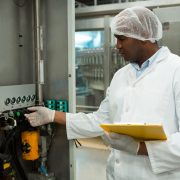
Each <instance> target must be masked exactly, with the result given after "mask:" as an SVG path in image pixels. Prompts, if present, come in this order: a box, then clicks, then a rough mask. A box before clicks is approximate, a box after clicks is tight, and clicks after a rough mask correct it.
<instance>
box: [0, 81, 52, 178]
mask: <svg viewBox="0 0 180 180" xmlns="http://www.w3.org/2000/svg"><path fill="white" fill-rule="evenodd" d="M35 102H36V95H35V85H34V84H26V85H14V86H1V87H0V132H1V133H2V139H3V140H2V142H1V145H0V168H1V171H0V178H2V179H3V178H5V177H9V178H11V179H18V177H20V178H22V179H23V180H26V179H27V180H31V179H42V178H43V179H48V180H53V179H55V177H54V175H53V174H52V173H51V174H49V172H48V171H47V151H48V148H49V146H50V144H49V143H48V144H49V145H47V144H46V145H42V144H41V143H42V142H41V141H40V138H41V137H44V138H46V140H47V137H49V139H50V138H51V136H52V131H50V130H48V129H49V127H48V128H47V127H46V126H44V127H43V128H42V127H41V128H34V127H31V125H30V124H29V122H28V121H27V120H26V118H25V116H24V114H27V113H29V111H28V109H27V108H28V107H31V106H34V105H35ZM46 142H48V141H46ZM23 161H28V162H30V164H31V169H30V170H28V171H27V170H26V168H25V164H27V163H23Z"/></svg>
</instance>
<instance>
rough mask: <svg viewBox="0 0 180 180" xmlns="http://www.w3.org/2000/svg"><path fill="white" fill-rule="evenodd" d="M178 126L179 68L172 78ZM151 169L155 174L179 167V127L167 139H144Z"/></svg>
mask: <svg viewBox="0 0 180 180" xmlns="http://www.w3.org/2000/svg"><path fill="white" fill-rule="evenodd" d="M173 93H174V99H175V107H176V114H177V119H178V122H177V124H178V128H179V127H180V68H177V70H176V72H175V75H174V80H173ZM146 147H147V150H148V154H149V159H150V163H151V167H152V170H153V172H154V173H155V174H159V173H164V172H167V171H171V170H176V169H180V129H179V131H178V132H176V133H173V134H171V135H170V136H169V137H168V140H167V141H146Z"/></svg>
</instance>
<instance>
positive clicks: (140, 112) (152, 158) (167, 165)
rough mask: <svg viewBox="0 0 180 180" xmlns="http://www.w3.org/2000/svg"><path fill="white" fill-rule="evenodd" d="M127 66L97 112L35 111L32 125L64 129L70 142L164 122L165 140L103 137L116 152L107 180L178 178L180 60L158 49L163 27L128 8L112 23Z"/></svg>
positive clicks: (139, 9)
mask: <svg viewBox="0 0 180 180" xmlns="http://www.w3.org/2000/svg"><path fill="white" fill-rule="evenodd" d="M111 30H112V33H113V34H114V35H115V37H116V38H117V45H116V47H117V49H119V51H120V53H121V54H122V56H123V57H124V58H125V60H127V61H130V63H129V64H128V65H126V66H125V67H123V68H122V69H120V70H119V71H117V72H116V74H115V75H114V77H113V79H112V81H111V84H110V86H109V88H108V90H107V95H106V98H105V99H104V100H103V101H102V103H101V105H100V107H99V109H98V111H96V112H93V113H90V114H84V113H77V114H72V113H66V114H65V113H62V112H57V111H53V110H49V109H47V108H45V107H33V108H30V110H32V111H34V110H35V112H33V113H31V114H29V115H28V114H27V115H26V117H27V119H28V120H29V122H30V123H31V125H32V126H38V125H42V124H46V123H50V122H56V123H59V124H66V129H67V137H68V139H75V138H86V137H95V136H99V135H104V132H103V130H102V129H101V128H100V126H99V125H100V124H102V123H121V122H123V123H124V122H125V123H162V124H163V127H164V129H165V132H166V134H167V137H168V139H167V141H146V142H140V143H139V142H137V141H135V140H134V139H133V138H131V137H129V136H124V135H120V134H114V133H111V134H105V135H104V137H105V139H106V140H107V141H108V142H109V144H110V145H111V147H112V151H111V154H110V156H109V158H108V164H107V179H108V180H125V179H129V180H165V179H167V180H170V179H172V180H179V179H180V133H179V124H180V57H178V56H177V55H174V54H172V53H171V52H170V50H169V49H168V48H167V47H161V48H160V47H159V46H158V45H157V41H158V40H159V39H161V37H162V25H161V23H160V21H159V20H158V18H157V16H156V15H155V14H154V13H153V12H151V11H150V10H148V9H146V8H144V7H133V8H127V9H125V10H123V11H122V12H120V13H119V14H118V15H116V16H115V17H114V18H113V20H112V24H111Z"/></svg>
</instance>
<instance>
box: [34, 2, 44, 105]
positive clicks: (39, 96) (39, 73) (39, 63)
mask: <svg viewBox="0 0 180 180" xmlns="http://www.w3.org/2000/svg"><path fill="white" fill-rule="evenodd" d="M34 26H35V27H34V28H35V30H34V34H35V69H36V72H35V80H36V104H37V105H42V104H43V93H42V84H43V82H42V79H43V78H44V77H43V76H44V66H43V64H44V63H43V60H42V59H41V44H42V43H41V40H42V39H41V27H40V0H34Z"/></svg>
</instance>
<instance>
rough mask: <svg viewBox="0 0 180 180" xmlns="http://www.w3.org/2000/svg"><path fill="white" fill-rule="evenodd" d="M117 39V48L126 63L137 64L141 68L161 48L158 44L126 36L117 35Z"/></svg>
mask: <svg viewBox="0 0 180 180" xmlns="http://www.w3.org/2000/svg"><path fill="white" fill-rule="evenodd" d="M115 37H116V39H117V44H116V48H117V49H118V50H119V52H120V54H122V56H123V57H124V59H125V60H126V61H130V62H136V63H137V64H138V65H139V66H140V67H141V65H142V64H143V62H145V61H146V60H148V59H149V58H150V57H151V56H152V55H153V54H155V53H156V52H157V51H158V49H159V46H158V45H157V44H156V43H152V42H150V41H140V40H137V39H133V38H130V37H125V36H118V35H115Z"/></svg>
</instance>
